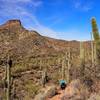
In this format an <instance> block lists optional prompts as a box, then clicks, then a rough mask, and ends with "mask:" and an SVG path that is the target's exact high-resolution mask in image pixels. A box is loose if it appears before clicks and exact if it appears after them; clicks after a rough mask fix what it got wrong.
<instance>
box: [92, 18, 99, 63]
mask: <svg viewBox="0 0 100 100" xmlns="http://www.w3.org/2000/svg"><path fill="white" fill-rule="evenodd" d="M91 24H92V33H93V38H94V42H95V45H96V54H97V59H98V60H99V59H100V35H99V31H98V27H97V23H96V19H95V18H92V20H91ZM98 62H99V61H98Z"/></svg>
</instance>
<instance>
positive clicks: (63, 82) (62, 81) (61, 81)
mask: <svg viewBox="0 0 100 100" xmlns="http://www.w3.org/2000/svg"><path fill="white" fill-rule="evenodd" d="M60 88H61V89H62V90H64V89H65V88H66V81H65V80H60Z"/></svg>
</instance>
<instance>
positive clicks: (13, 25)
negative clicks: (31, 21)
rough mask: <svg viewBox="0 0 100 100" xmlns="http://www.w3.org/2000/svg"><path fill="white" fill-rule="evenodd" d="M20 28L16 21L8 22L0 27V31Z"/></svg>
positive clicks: (18, 21) (18, 22) (20, 25)
mask: <svg viewBox="0 0 100 100" xmlns="http://www.w3.org/2000/svg"><path fill="white" fill-rule="evenodd" d="M22 27H23V26H22V24H21V21H20V20H18V19H13V20H8V21H7V22H6V23H5V24H3V25H0V29H20V28H22Z"/></svg>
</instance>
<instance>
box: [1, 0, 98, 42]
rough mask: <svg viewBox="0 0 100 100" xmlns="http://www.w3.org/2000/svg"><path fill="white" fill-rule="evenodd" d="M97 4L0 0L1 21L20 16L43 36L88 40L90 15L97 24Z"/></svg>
mask: <svg viewBox="0 0 100 100" xmlns="http://www.w3.org/2000/svg"><path fill="white" fill-rule="evenodd" d="M99 6H100V1H99V0H0V24H2V23H4V22H6V21H7V20H9V19H20V20H21V21H22V24H23V26H24V27H25V28H27V29H32V30H36V31H38V32H39V33H40V34H42V35H45V36H49V37H53V38H57V39H64V40H90V37H91V36H90V32H91V18H92V17H95V18H96V20H97V23H98V27H99V26H100V14H99V12H100V11H99V9H100V7H99Z"/></svg>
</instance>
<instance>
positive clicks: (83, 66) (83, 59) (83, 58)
mask: <svg viewBox="0 0 100 100" xmlns="http://www.w3.org/2000/svg"><path fill="white" fill-rule="evenodd" d="M80 61H81V62H80V64H81V68H80V73H81V76H82V77H84V70H85V50H84V47H83V42H80Z"/></svg>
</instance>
